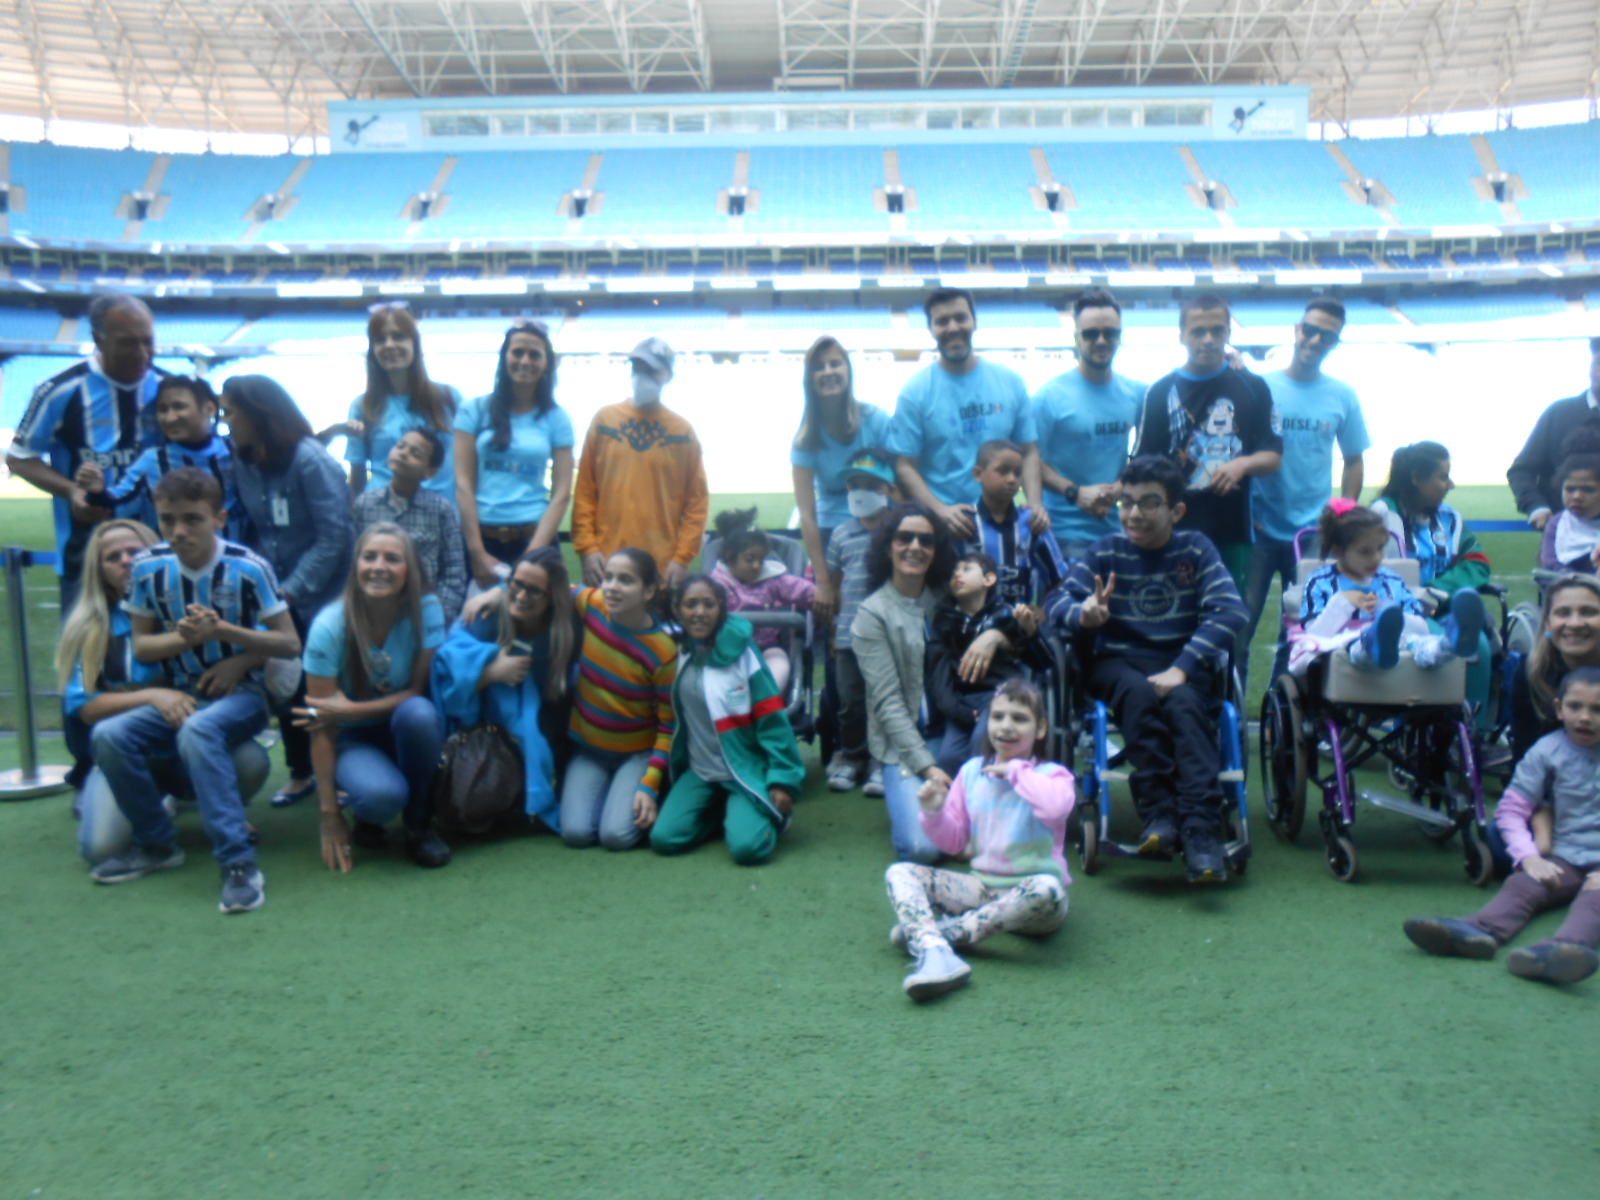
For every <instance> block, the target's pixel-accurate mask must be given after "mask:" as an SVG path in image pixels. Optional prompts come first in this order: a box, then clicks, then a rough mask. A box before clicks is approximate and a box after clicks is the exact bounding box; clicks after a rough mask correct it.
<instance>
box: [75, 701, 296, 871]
mask: <svg viewBox="0 0 1600 1200" xmlns="http://www.w3.org/2000/svg"><path fill="white" fill-rule="evenodd" d="M266 723H267V702H266V698H265V697H264V696H262V694H261V693H260V692H255V691H236V692H234V693H233V694H232V695H230V696H223V697H222V698H221V699H220V700H211V701H207V702H206V703H205V704H203V705H202V706H201V707H199V708H197V709H196V710H195V711H194V713H193V715H192V716H190V717H189V719H188V720H187V721H185V722H184V723H183V725H182V727H181V728H179V729H174V728H172V726H170V725H168V724H167V721H166V718H165V717H163V716H162V715H161V714H160V713H159V712H157V711H156V710H155V708H154V707H153V706H152V705H149V704H144V705H140V706H139V707H138V708H135V709H130V710H129V711H128V712H125V713H119V714H118V715H117V716H114V717H107V718H106V719H105V720H104V721H101V722H100V723H99V724H97V725H96V726H95V727H94V733H93V735H92V738H91V741H92V743H93V746H94V762H95V766H97V767H99V768H100V770H101V771H103V772H104V773H105V777H106V782H107V783H109V784H110V785H111V794H112V795H113V796H115V797H116V800H117V807H118V808H120V809H121V810H122V815H123V816H125V817H127V818H128V824H129V825H131V826H132V827H133V840H134V843H135V844H136V845H140V846H172V845H176V844H177V838H178V831H177V829H176V828H175V827H174V826H173V823H172V816H171V814H169V813H168V812H167V810H166V807H165V806H164V805H163V804H162V803H161V786H160V784H159V783H157V781H156V778H155V775H154V773H153V771H152V769H151V767H152V760H153V759H157V758H159V757H161V756H162V755H163V754H166V755H170V754H171V753H172V752H173V750H174V749H176V750H177V754H178V758H179V760H180V761H181V762H182V763H183V769H184V773H185V774H186V775H188V777H189V784H190V786H191V787H193V788H194V795H195V799H196V800H197V801H198V802H199V805H200V820H201V821H202V822H203V823H204V825H205V827H206V835H207V836H208V837H210V839H211V851H212V853H213V854H215V855H216V856H217V861H218V862H219V863H221V864H222V865H223V867H225V868H226V867H231V866H234V865H235V864H237V863H248V862H254V861H255V857H256V852H255V848H254V847H253V846H251V845H250V830H249V827H248V826H247V825H246V824H245V819H244V797H243V796H242V795H240V792H239V772H238V769H237V768H236V767H235V766H234V763H233V748H234V747H235V746H237V745H238V744H239V743H240V742H242V741H244V740H245V739H246V738H252V737H254V736H255V735H256V734H258V733H260V732H261V730H262V729H263V728H265V726H266Z"/></svg>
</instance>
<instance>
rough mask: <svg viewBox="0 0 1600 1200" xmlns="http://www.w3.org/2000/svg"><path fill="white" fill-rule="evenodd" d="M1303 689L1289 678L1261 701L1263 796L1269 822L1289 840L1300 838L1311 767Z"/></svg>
mask: <svg viewBox="0 0 1600 1200" xmlns="http://www.w3.org/2000/svg"><path fill="white" fill-rule="evenodd" d="M1302 724H1303V722H1302V718H1301V710H1300V689H1299V688H1298V687H1297V686H1296V685H1295V682H1294V680H1293V679H1291V678H1290V677H1289V676H1287V675H1285V676H1282V677H1280V678H1279V679H1278V681H1277V682H1276V683H1274V684H1273V686H1272V687H1271V688H1269V689H1268V691H1267V694H1266V695H1265V696H1263V697H1262V698H1261V729H1260V732H1259V733H1258V734H1257V735H1256V740H1257V742H1258V743H1259V748H1260V751H1261V794H1262V800H1263V803H1264V805H1265V807H1266V810H1267V820H1268V821H1270V822H1271V823H1272V828H1273V829H1274V830H1275V831H1276V832H1277V833H1278V834H1279V835H1280V836H1281V837H1282V838H1283V839H1284V840H1285V841H1289V842H1292V841H1294V839H1295V838H1296V837H1297V836H1299V833H1300V826H1301V824H1302V823H1304V821H1305V816H1306V780H1307V777H1308V776H1309V775H1310V764H1309V763H1308V762H1307V759H1306V746H1305V739H1304V737H1302V736H1301V728H1302Z"/></svg>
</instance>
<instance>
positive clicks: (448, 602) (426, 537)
mask: <svg viewBox="0 0 1600 1200" xmlns="http://www.w3.org/2000/svg"><path fill="white" fill-rule="evenodd" d="M355 517H356V536H357V537H360V536H361V531H362V530H363V529H365V528H366V527H367V526H368V525H371V524H374V523H375V522H378V521H393V522H394V523H395V524H396V525H398V526H400V528H401V529H404V530H405V531H406V532H407V533H409V534H410V535H411V540H412V541H413V542H415V543H416V547H417V557H418V558H420V559H421V560H422V565H423V567H424V568H425V569H426V570H427V572H428V579H429V580H430V581H431V582H432V583H433V591H434V594H435V595H436V596H438V597H439V603H440V604H441V605H442V606H443V608H444V619H445V623H446V624H449V623H450V622H452V621H454V620H455V619H456V617H457V616H459V615H460V613H461V605H462V604H463V603H464V602H465V601H466V598H467V544H466V542H465V541H464V540H463V539H462V536H461V517H460V516H459V515H458V514H457V513H456V510H455V506H454V505H452V504H451V503H450V502H449V501H448V500H446V499H445V498H444V497H443V496H440V495H437V494H435V493H433V492H429V491H426V490H424V489H422V488H418V489H417V494H416V495H415V496H412V497H411V498H410V499H409V500H408V499H406V498H405V497H404V496H397V495H395V491H394V488H392V487H386V488H376V489H374V490H373V491H370V492H362V493H361V495H359V496H357V497H356V503H355Z"/></svg>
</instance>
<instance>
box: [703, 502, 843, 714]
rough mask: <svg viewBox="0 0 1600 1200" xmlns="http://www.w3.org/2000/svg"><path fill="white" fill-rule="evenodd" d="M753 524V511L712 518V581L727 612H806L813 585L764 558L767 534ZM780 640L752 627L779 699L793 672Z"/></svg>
mask: <svg viewBox="0 0 1600 1200" xmlns="http://www.w3.org/2000/svg"><path fill="white" fill-rule="evenodd" d="M755 521H756V510H755V509H753V508H745V509H736V510H734V511H731V512H722V513H718V514H717V522H716V523H717V534H718V536H720V537H721V538H722V553H721V560H720V561H719V562H718V563H717V565H716V567H715V568H714V569H713V570H712V572H711V578H713V579H715V580H716V581H717V582H718V583H720V584H721V585H722V586H723V588H725V589H726V590H727V593H728V611H729V612H737V613H752V612H797V611H798V612H805V611H807V610H808V609H810V607H811V601H812V599H813V598H814V597H815V596H816V594H817V588H816V585H815V584H814V583H812V582H811V581H810V580H809V579H802V578H801V577H800V576H798V575H793V574H790V572H789V568H788V567H786V566H784V565H783V563H781V562H779V561H778V560H777V559H775V558H768V557H767V535H766V534H764V533H762V532H761V530H759V529H757V528H756V527H755ZM782 640H783V631H782V630H780V629H772V628H762V627H761V626H759V625H758V626H756V647H757V648H758V649H759V650H760V651H761V656H762V657H763V658H764V659H766V662H767V667H768V669H769V670H771V672H772V678H773V679H774V681H776V683H777V685H778V694H779V695H780V696H781V695H783V694H785V692H786V690H787V688H788V686H789V675H790V673H791V671H792V665H791V664H790V662H789V655H788V654H787V653H786V652H785V651H784V649H783V647H782V646H781V645H780V644H779V643H780V642H781V641H782Z"/></svg>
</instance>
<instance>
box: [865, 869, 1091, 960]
mask: <svg viewBox="0 0 1600 1200" xmlns="http://www.w3.org/2000/svg"><path fill="white" fill-rule="evenodd" d="M883 878H884V882H885V883H886V884H887V885H888V887H889V900H890V902H891V903H892V904H893V905H894V911H895V913H896V915H897V916H899V918H900V926H901V928H903V929H904V930H905V931H906V949H907V950H908V951H910V952H911V953H912V954H913V955H916V956H918V957H920V956H921V955H922V953H923V952H924V951H925V950H926V949H927V948H928V946H929V944H930V942H946V943H948V944H949V945H951V946H971V945H974V944H975V943H977V942H981V941H983V939H984V938H986V937H989V936H990V935H991V934H996V933H1025V934H1029V935H1032V936H1035V937H1037V936H1041V935H1043V934H1046V933H1054V932H1055V931H1056V930H1057V929H1059V928H1061V923H1062V922H1063V921H1065V920H1066V919H1067V889H1066V885H1064V884H1063V883H1062V882H1061V880H1059V879H1057V878H1056V877H1055V876H1054V875H1027V876H1024V877H1023V878H1022V879H1021V880H1019V881H1018V882H1017V883H1016V884H1014V885H1013V886H1011V887H1008V888H995V887H990V886H989V885H988V884H986V883H984V882H983V881H982V880H981V879H979V878H977V877H976V876H975V875H968V874H967V873H966V872H964V871H946V870H944V869H943V868H941V867H927V866H923V865H922V864H921V863H910V862H899V863H895V864H894V865H893V866H892V867H890V868H889V869H888V871H886V872H885V873H884V877H883ZM936 910H937V911H938V912H939V913H940V914H941V915H940V916H938V917H937V918H936V917H935V916H934V913H935V911H936Z"/></svg>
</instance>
